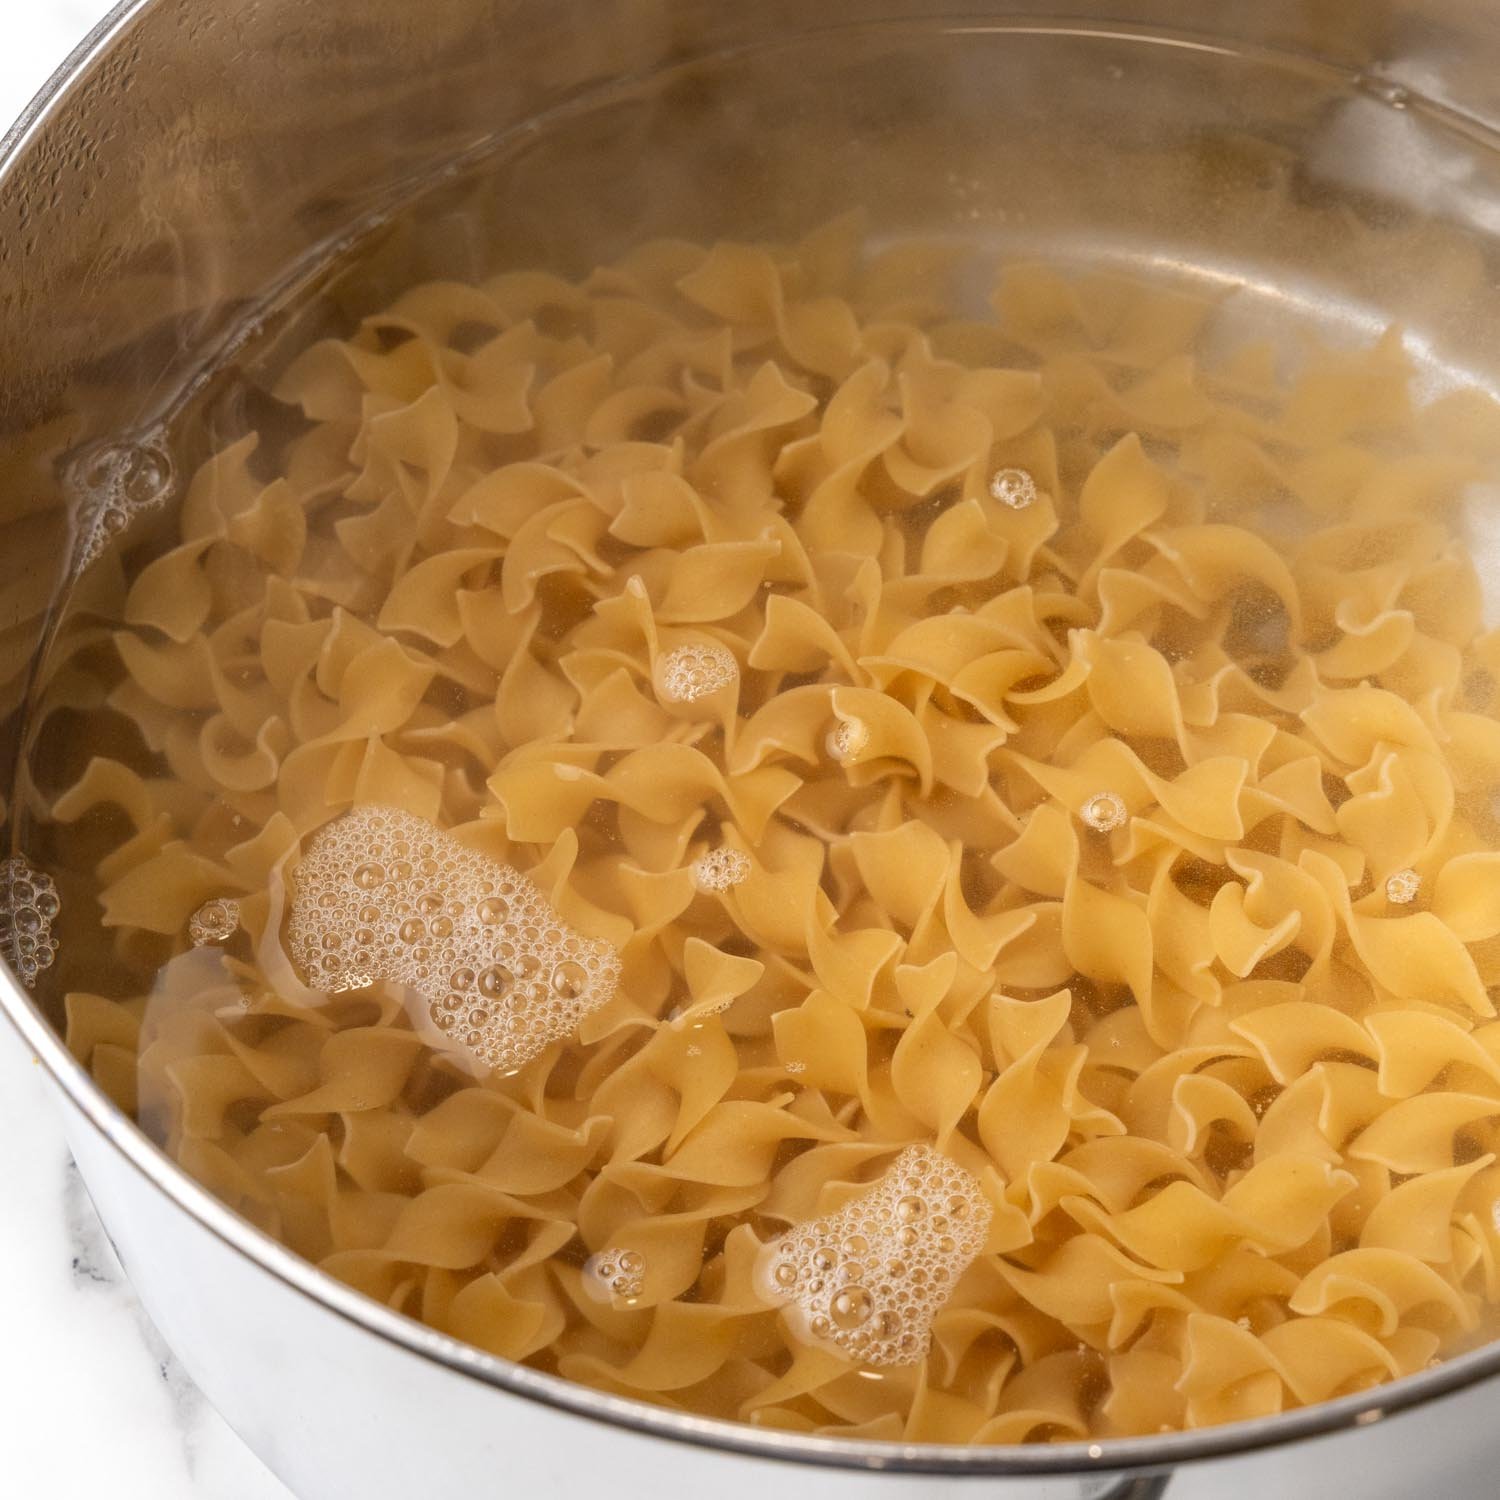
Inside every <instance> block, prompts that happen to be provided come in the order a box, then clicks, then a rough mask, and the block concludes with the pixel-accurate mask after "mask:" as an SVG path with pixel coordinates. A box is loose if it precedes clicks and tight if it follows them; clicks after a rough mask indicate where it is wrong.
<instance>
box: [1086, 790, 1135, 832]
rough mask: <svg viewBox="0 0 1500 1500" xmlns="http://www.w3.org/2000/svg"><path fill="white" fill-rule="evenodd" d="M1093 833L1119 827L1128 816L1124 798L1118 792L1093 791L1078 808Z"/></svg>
mask: <svg viewBox="0 0 1500 1500" xmlns="http://www.w3.org/2000/svg"><path fill="white" fill-rule="evenodd" d="M1078 816H1079V817H1080V818H1082V819H1083V821H1084V822H1085V823H1087V824H1088V825H1089V827H1090V828H1092V829H1093V830H1094V832H1095V833H1108V832H1109V831H1110V830H1111V829H1114V828H1119V827H1120V826H1121V825H1122V824H1123V823H1124V822H1125V819H1126V817H1127V816H1128V809H1127V808H1126V806H1125V799H1124V798H1123V797H1122V796H1120V794H1119V793H1118V792H1095V793H1094V795H1093V796H1092V797H1090V798H1089V799H1088V801H1086V802H1085V803H1084V804H1083V806H1082V807H1081V808H1079V810H1078Z"/></svg>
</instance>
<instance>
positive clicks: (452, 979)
mask: <svg viewBox="0 0 1500 1500" xmlns="http://www.w3.org/2000/svg"><path fill="white" fill-rule="evenodd" d="M448 983H449V984H451V985H452V986H453V988H454V989H456V990H471V989H473V988H474V971H473V969H468V968H463V969H455V970H454V971H453V972H452V973H451V974H450V975H449V976H448Z"/></svg>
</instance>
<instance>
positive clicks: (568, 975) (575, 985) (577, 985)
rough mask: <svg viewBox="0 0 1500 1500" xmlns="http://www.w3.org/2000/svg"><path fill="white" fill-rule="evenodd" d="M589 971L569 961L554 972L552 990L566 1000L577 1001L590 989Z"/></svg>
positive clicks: (561, 964) (559, 965)
mask: <svg viewBox="0 0 1500 1500" xmlns="http://www.w3.org/2000/svg"><path fill="white" fill-rule="evenodd" d="M588 982H589V976H588V971H587V970H586V969H585V968H584V967H583V965H582V964H580V963H575V962H574V961H573V960H572V959H567V960H566V961H564V962H563V963H560V964H558V966H557V967H556V968H555V969H554V970H553V971H552V988H553V990H554V991H555V992H556V993H557V994H558V995H560V996H561V997H562V998H563V999H564V1000H576V999H577V998H578V997H579V996H580V995H581V994H582V993H583V992H584V990H585V989H586V988H587V987H588Z"/></svg>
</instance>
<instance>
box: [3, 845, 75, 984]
mask: <svg viewBox="0 0 1500 1500" xmlns="http://www.w3.org/2000/svg"><path fill="white" fill-rule="evenodd" d="M61 910H62V901H61V899H60V898H59V896H58V894H57V886H56V885H54V884H53V881H52V877H51V876H50V875H45V874H43V873H42V872H41V871H40V870H33V869H32V868H31V866H30V865H28V864H27V863H26V861H25V860H24V859H22V858H21V856H20V855H19V854H13V855H11V857H10V858H9V859H7V860H5V861H3V862H0V958H3V959H4V960H5V962H6V963H8V964H9V965H10V966H11V968H12V969H14V970H15V972H16V974H17V976H18V977H19V978H20V981H21V983H22V984H24V985H25V986H26V987H27V989H30V988H31V986H32V985H34V984H35V983H36V977H37V975H38V974H40V973H41V972H42V970H43V969H50V968H51V967H52V961H53V960H54V959H55V958H56V957H57V939H56V938H55V937H53V936H52V923H53V922H54V920H56V917H57V914H58V913H59V912H60V911H61Z"/></svg>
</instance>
